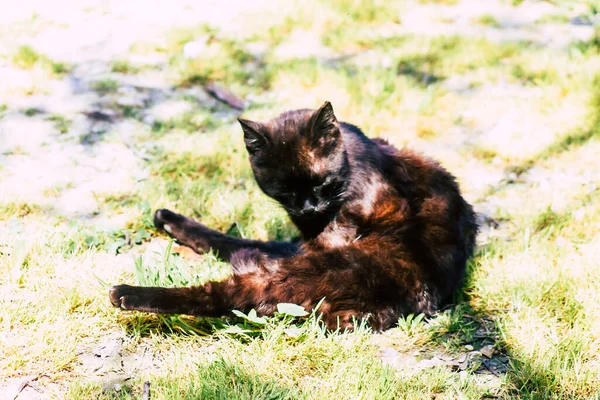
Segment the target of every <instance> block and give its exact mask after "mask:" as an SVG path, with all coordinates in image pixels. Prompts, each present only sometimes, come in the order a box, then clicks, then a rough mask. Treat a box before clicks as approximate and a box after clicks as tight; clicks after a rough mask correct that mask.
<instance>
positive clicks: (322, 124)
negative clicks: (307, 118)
mask: <svg viewBox="0 0 600 400" xmlns="http://www.w3.org/2000/svg"><path fill="white" fill-rule="evenodd" d="M311 135H312V138H313V140H314V141H315V142H316V143H321V144H325V143H327V142H333V141H336V140H337V139H338V138H339V136H340V128H339V126H338V121H337V118H336V117H335V114H334V113H333V107H332V106H331V103H330V102H328V101H326V102H325V104H323V105H322V106H321V108H319V109H318V110H317V111H315V112H314V114H313V116H312V124H311Z"/></svg>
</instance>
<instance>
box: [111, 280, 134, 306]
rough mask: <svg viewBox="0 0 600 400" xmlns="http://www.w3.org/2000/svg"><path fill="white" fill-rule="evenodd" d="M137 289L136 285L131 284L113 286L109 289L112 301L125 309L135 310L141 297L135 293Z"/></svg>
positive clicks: (114, 304)
mask: <svg viewBox="0 0 600 400" xmlns="http://www.w3.org/2000/svg"><path fill="white" fill-rule="evenodd" d="M136 289H137V288H136V287H134V286H129V285H117V286H113V287H111V288H110V289H109V291H108V298H109V299H110V303H111V304H112V305H113V306H115V307H119V308H122V309H123V310H134V309H135V308H136V304H137V303H138V302H139V297H138V296H136V295H135V291H136Z"/></svg>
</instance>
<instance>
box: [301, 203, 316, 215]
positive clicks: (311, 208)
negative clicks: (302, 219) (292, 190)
mask: <svg viewBox="0 0 600 400" xmlns="http://www.w3.org/2000/svg"><path fill="white" fill-rule="evenodd" d="M300 212H301V213H302V215H310V214H314V213H316V212H317V206H316V205H314V204H313V203H312V202H311V201H309V200H307V201H305V202H304V205H303V206H302V211H300Z"/></svg>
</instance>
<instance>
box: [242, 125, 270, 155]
mask: <svg viewBox="0 0 600 400" xmlns="http://www.w3.org/2000/svg"><path fill="white" fill-rule="evenodd" d="M238 122H239V123H240V125H241V126H242V130H243V131H244V142H245V143H246V149H247V150H248V153H250V154H255V153H256V152H257V151H259V150H260V149H262V148H264V147H265V145H266V144H267V139H266V137H265V135H264V133H263V132H264V130H263V126H262V125H261V124H260V123H258V122H254V121H249V120H247V119H241V118H238Z"/></svg>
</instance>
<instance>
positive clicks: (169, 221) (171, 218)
mask: <svg viewBox="0 0 600 400" xmlns="http://www.w3.org/2000/svg"><path fill="white" fill-rule="evenodd" d="M183 220H185V217H184V216H183V215H179V214H176V213H174V212H173V211H170V210H167V209H165V208H163V209H160V210H156V212H155V213H154V226H155V227H156V228H157V229H159V230H162V231H165V232H167V233H171V232H173V224H177V223H178V222H182V221H183Z"/></svg>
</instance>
